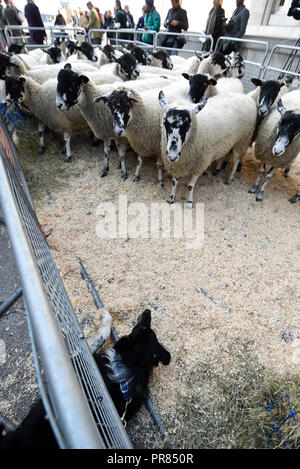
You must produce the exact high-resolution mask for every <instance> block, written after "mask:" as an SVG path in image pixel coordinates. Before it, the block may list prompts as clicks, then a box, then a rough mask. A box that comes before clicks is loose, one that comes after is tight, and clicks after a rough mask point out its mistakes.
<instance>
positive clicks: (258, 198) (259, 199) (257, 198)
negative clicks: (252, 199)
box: [256, 194, 263, 202]
mask: <svg viewBox="0 0 300 469" xmlns="http://www.w3.org/2000/svg"><path fill="white" fill-rule="evenodd" d="M262 200H263V196H262V194H258V196H257V197H256V202H262Z"/></svg>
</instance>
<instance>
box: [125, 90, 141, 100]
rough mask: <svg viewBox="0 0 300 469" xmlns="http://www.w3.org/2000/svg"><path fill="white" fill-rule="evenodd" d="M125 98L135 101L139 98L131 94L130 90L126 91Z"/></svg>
mask: <svg viewBox="0 0 300 469" xmlns="http://www.w3.org/2000/svg"><path fill="white" fill-rule="evenodd" d="M127 98H128V99H130V101H135V102H136V103H138V102H139V99H138V98H137V97H136V96H135V95H134V94H133V92H132V91H127Z"/></svg>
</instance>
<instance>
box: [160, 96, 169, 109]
mask: <svg viewBox="0 0 300 469" xmlns="http://www.w3.org/2000/svg"><path fill="white" fill-rule="evenodd" d="M158 100H159V104H160V106H161V108H162V109H163V110H164V111H165V112H168V110H169V105H168V103H167V100H166V97H165V94H164V92H163V91H161V92H160V93H159V96H158Z"/></svg>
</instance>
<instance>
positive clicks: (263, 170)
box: [249, 164, 266, 194]
mask: <svg viewBox="0 0 300 469" xmlns="http://www.w3.org/2000/svg"><path fill="white" fill-rule="evenodd" d="M265 171H266V165H265V164H262V165H261V167H260V170H259V173H258V177H257V179H256V181H255V184H254V186H252V187H251V189H250V191H249V194H256V192H257V189H258V186H259V184H260V181H261V178H262V177H263V175H264V174H265Z"/></svg>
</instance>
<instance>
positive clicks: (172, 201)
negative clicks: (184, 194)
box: [167, 195, 175, 205]
mask: <svg viewBox="0 0 300 469" xmlns="http://www.w3.org/2000/svg"><path fill="white" fill-rule="evenodd" d="M167 202H168V204H170V205H172V204H174V202H175V198H174V197H173V196H172V195H171V197H170V198H169V199H168V200H167Z"/></svg>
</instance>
